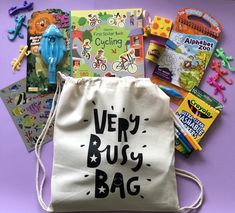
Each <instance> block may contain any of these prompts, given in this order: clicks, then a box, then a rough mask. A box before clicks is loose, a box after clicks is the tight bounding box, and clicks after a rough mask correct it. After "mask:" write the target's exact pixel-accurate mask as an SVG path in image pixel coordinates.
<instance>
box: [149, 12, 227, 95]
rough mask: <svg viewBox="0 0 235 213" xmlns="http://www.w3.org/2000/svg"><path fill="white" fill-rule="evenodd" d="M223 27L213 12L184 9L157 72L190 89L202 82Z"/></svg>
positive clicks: (177, 18)
mask: <svg viewBox="0 0 235 213" xmlns="http://www.w3.org/2000/svg"><path fill="white" fill-rule="evenodd" d="M221 31H222V27H221V25H220V23H219V22H218V21H217V20H216V19H215V18H213V17H212V16H211V15H209V14H207V13H205V12H203V11H200V10H196V9H192V8H183V9H181V10H180V11H179V12H178V14H177V17H176V22H175V24H174V27H173V30H172V32H171V34H170V38H169V41H167V42H166V44H167V43H168V44H170V45H169V46H170V47H171V48H169V46H168V47H167V48H166V50H165V51H164V53H163V54H162V55H161V58H160V59H159V62H158V64H157V67H156V69H155V70H154V73H153V74H154V75H155V76H157V77H158V78H159V79H160V80H163V81H165V82H168V83H169V84H173V85H175V86H177V87H180V88H182V89H184V90H186V91H190V90H191V89H192V88H193V87H194V86H198V85H199V83H200V81H201V79H202V77H203V74H204V71H205V69H206V67H207V65H208V63H209V61H210V58H211V56H212V54H213V51H214V50H215V47H216V44H217V42H218V40H219V37H220V34H221Z"/></svg>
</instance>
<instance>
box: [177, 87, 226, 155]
mask: <svg viewBox="0 0 235 213" xmlns="http://www.w3.org/2000/svg"><path fill="white" fill-rule="evenodd" d="M222 109H223V105H222V104H221V103H219V102H218V101H217V100H215V99H214V98H212V97H211V96H209V95H208V94H206V93H205V92H204V91H202V90H200V89H199V88H198V87H194V88H193V89H192V90H191V92H189V93H188V95H187V96H186V97H185V99H184V101H183V102H182V104H181V105H180V106H179V108H178V109H177V111H176V115H177V116H178V118H179V120H180V121H181V122H182V123H183V125H184V126H185V127H186V128H187V130H188V131H189V132H190V134H191V135H192V137H193V139H194V140H195V142H197V143H199V142H200V140H201V139H202V137H203V136H204V135H205V133H206V132H207V130H208V129H209V127H210V126H211V124H212V123H213V122H214V121H215V119H216V117H217V116H218V115H219V114H220V112H221V110H222ZM178 148H179V147H178ZM177 150H179V151H180V149H177Z"/></svg>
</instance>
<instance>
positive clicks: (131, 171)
mask: <svg viewBox="0 0 235 213" xmlns="http://www.w3.org/2000/svg"><path fill="white" fill-rule="evenodd" d="M57 79H58V80H57V81H58V82H57V90H56V92H55V96H54V99H53V104H52V109H51V112H50V115H49V118H48V121H47V123H46V125H45V127H44V129H43V131H42V133H41V135H40V137H39V139H38V141H37V143H36V146H35V154H36V158H37V171H36V191H37V197H38V201H39V203H40V204H41V206H42V208H43V209H44V210H46V211H48V212H72V211H120V210H127V211H128V210H130V211H184V210H190V209H197V208H199V207H200V206H201V204H202V201H203V187H202V184H201V182H200V180H199V179H198V178H197V177H196V176H195V175H193V174H191V173H189V172H186V171H184V170H180V169H175V166H174V162H175V156H174V154H175V144H174V138H175V137H174V123H173V119H172V117H171V113H170V107H169V97H168V96H167V95H165V93H163V92H162V91H161V89H159V88H158V86H157V85H154V84H152V83H151V81H150V80H149V79H148V78H139V79H136V78H133V77H123V78H112V77H103V78H89V77H88V78H80V79H74V78H71V77H66V76H65V75H63V74H61V73H58V76H57ZM62 81H63V82H64V84H63V89H62ZM55 103H56V104H55ZM53 120H55V121H54V140H53V141H54V159H53V171H52V177H51V202H50V205H49V206H47V205H46V204H45V202H44V200H43V196H42V194H43V186H44V181H45V178H46V170H45V167H44V165H43V163H42V160H41V149H42V141H43V140H44V137H45V135H46V133H47V131H48V128H49V127H50V125H51V123H52V122H53ZM40 172H42V176H41V175H39V174H40ZM176 174H177V175H179V176H182V177H185V178H189V179H191V180H192V181H194V182H196V183H197V185H198V186H199V187H200V195H199V197H198V199H197V200H196V201H195V203H193V204H192V205H190V206H186V207H182V208H180V207H179V202H178V195H177V187H176Z"/></svg>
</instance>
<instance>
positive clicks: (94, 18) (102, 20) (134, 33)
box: [70, 8, 144, 77]
mask: <svg viewBox="0 0 235 213" xmlns="http://www.w3.org/2000/svg"><path fill="white" fill-rule="evenodd" d="M70 25H71V26H70V28H71V65H72V69H71V72H72V76H73V77H83V76H118V77H122V76H126V75H130V76H134V77H144V43H143V30H142V9H139V8H138V9H117V10H89V11H86V10H85V11H82V10H72V11H71V12H70Z"/></svg>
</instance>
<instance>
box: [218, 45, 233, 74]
mask: <svg viewBox="0 0 235 213" xmlns="http://www.w3.org/2000/svg"><path fill="white" fill-rule="evenodd" d="M215 56H216V57H217V58H219V59H221V61H222V66H223V67H226V68H228V69H229V70H230V71H232V72H233V71H235V68H234V67H232V66H231V64H230V62H231V61H233V57H232V56H227V55H225V53H224V50H223V49H222V48H217V49H216V50H215Z"/></svg>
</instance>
